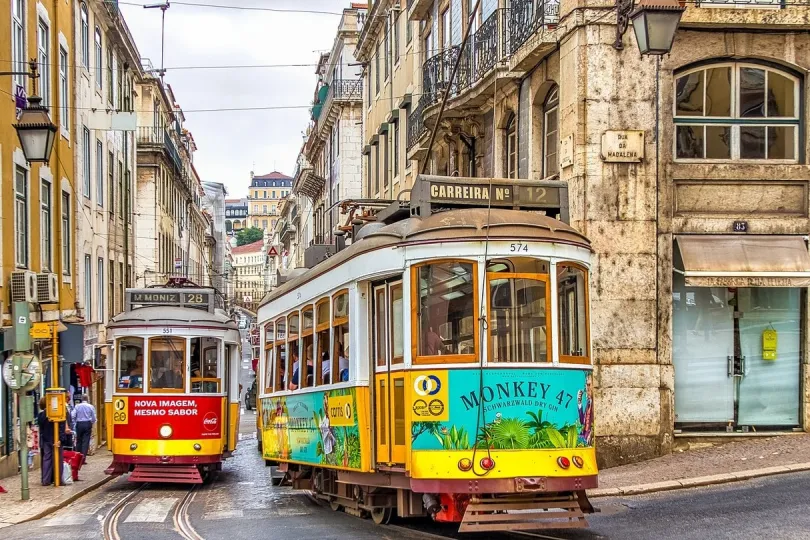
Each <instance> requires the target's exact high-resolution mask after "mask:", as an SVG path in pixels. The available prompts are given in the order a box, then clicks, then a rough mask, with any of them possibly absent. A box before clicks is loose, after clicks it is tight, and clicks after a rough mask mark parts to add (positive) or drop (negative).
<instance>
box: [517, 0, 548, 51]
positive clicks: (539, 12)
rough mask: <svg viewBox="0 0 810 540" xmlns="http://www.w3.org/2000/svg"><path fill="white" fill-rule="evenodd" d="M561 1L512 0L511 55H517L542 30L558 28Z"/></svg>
mask: <svg viewBox="0 0 810 540" xmlns="http://www.w3.org/2000/svg"><path fill="white" fill-rule="evenodd" d="M559 20H560V0H512V3H511V5H510V13H509V36H508V50H509V54H510V55H512V54H515V52H516V51H517V50H518V48H520V46H521V45H523V44H524V43H526V41H527V40H528V39H529V37H531V36H532V34H534V33H535V32H537V31H538V30H540V29H543V28H548V27H553V26H556V24H557V23H558V22H559Z"/></svg>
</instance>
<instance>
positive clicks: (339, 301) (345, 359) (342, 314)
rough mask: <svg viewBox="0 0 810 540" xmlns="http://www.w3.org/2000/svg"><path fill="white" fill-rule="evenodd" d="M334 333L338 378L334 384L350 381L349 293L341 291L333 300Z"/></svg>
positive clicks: (335, 367) (334, 368)
mask: <svg viewBox="0 0 810 540" xmlns="http://www.w3.org/2000/svg"><path fill="white" fill-rule="evenodd" d="M332 302H333V303H332V332H333V334H334V336H335V337H334V340H335V341H334V345H333V346H332V349H333V350H332V357H331V359H332V369H331V371H332V372H333V373H337V374H338V377H336V378H333V380H332V382H345V381H348V380H349V378H350V376H351V373H350V372H349V293H348V292H346V291H341V292H339V293H337V294H336V295H335V296H334V297H333V300H332Z"/></svg>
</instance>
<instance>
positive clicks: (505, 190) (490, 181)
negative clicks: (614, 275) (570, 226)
mask: <svg viewBox="0 0 810 540" xmlns="http://www.w3.org/2000/svg"><path fill="white" fill-rule="evenodd" d="M475 206H477V207H487V206H492V207H493V208H511V209H520V210H530V211H534V210H544V211H546V213H547V214H548V215H550V216H552V217H554V216H556V215H559V219H561V220H562V221H567V220H568V191H567V186H566V184H565V183H562V182H559V181H555V180H516V179H511V178H464V177H452V176H433V175H420V176H419V177H418V179H417V181H416V183H415V184H414V187H413V189H412V190H411V201H410V207H411V212H412V213H414V209H415V207H418V208H419V210H418V214H419V215H422V216H425V215H430V214H432V213H434V212H436V211H441V210H442V209H447V208H465V207H467V208H468V207H475Z"/></svg>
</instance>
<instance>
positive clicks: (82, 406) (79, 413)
mask: <svg viewBox="0 0 810 540" xmlns="http://www.w3.org/2000/svg"><path fill="white" fill-rule="evenodd" d="M95 423H96V408H95V407H93V406H92V405H90V403H88V401H87V395H83V396H82V401H81V403H79V404H78V405H76V407H74V409H73V425H74V426H76V446H75V450H76V451H77V452H79V453H80V454H81V455H82V463H85V462H86V461H87V452H88V450H90V435H91V434H92V433H93V424H95Z"/></svg>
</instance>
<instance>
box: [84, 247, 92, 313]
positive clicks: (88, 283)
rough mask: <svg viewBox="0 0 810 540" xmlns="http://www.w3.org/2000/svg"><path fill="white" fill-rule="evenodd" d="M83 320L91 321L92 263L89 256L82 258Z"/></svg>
mask: <svg viewBox="0 0 810 540" xmlns="http://www.w3.org/2000/svg"><path fill="white" fill-rule="evenodd" d="M84 311H85V313H84V320H85V321H86V322H90V321H92V320H93V263H92V261H91V259H90V255H85V256H84Z"/></svg>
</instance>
